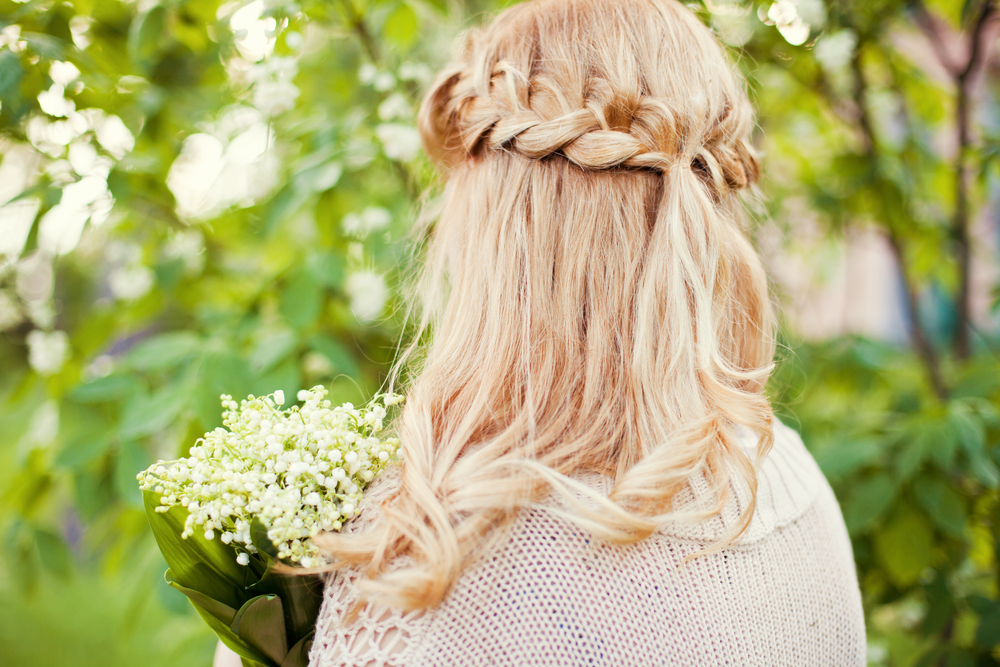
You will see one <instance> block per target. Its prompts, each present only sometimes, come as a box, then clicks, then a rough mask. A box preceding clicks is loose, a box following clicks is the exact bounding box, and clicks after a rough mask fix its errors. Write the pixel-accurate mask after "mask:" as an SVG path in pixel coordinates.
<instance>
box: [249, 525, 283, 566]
mask: <svg viewBox="0 0 1000 667" xmlns="http://www.w3.org/2000/svg"><path fill="white" fill-rule="evenodd" d="M250 541H251V542H252V543H253V546H254V548H255V549H257V551H259V552H260V555H261V556H264V557H266V558H267V559H268V564H271V563H273V562H276V561H277V560H278V548H277V547H275V546H274V542H272V541H271V539H270V538H269V537H268V536H267V526H265V525H264V524H263V523H262V522H261V520H260V519H258V518H257V517H254V518H253V520H252V521H251V522H250Z"/></svg>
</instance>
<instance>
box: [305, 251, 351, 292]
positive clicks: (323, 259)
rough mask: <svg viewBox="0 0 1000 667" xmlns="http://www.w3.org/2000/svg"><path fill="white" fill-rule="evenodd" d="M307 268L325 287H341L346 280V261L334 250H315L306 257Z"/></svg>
mask: <svg viewBox="0 0 1000 667" xmlns="http://www.w3.org/2000/svg"><path fill="white" fill-rule="evenodd" d="M306 269H308V271H309V272H310V273H311V274H312V275H313V277H314V278H315V279H316V281H317V282H318V283H320V284H321V285H323V286H325V287H339V286H340V285H341V283H343V282H344V263H343V261H342V260H341V259H340V257H338V256H337V255H335V254H333V253H332V252H314V253H312V254H311V255H309V257H308V258H306Z"/></svg>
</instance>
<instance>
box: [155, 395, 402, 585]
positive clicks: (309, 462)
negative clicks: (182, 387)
mask: <svg viewBox="0 0 1000 667" xmlns="http://www.w3.org/2000/svg"><path fill="white" fill-rule="evenodd" d="M326 394H327V392H326V389H324V388H323V387H321V386H320V387H313V388H312V389H310V390H308V391H307V390H303V391H300V392H299V394H298V398H299V400H300V401H302V402H303V405H302V406H301V407H299V406H293V407H292V408H290V409H288V410H281V409H280V406H281V405H282V404H283V403H284V402H285V400H284V399H285V397H284V394H283V393H282V392H280V391H277V392H274V394H271V395H269V396H265V397H263V398H254V397H253V396H250V397H249V398H248V399H247V400H245V401H241V402H240V404H239V405H237V403H236V401H234V400H233V399H232V397H231V396H227V395H223V396H222V406H223V407H224V408H225V409H226V411H225V412H224V413H223V423H224V424H225V426H226V428H217V429H215V430H214V431H212V432H210V433H206V434H205V437H204V438H202V439H200V440H198V442H197V443H196V444H195V446H194V447H192V448H191V451H190V457H189V458H182V459H179V460H178V461H176V462H172V463H167V462H163V461H159V462H157V463H155V464H153V465H152V466H150V467H149V469H148V470H146V471H145V472H142V473H140V474H139V475H138V479H139V481H140V486H141V487H142V488H143V489H147V490H153V491H155V492H156V493H159V494H161V495H162V497H161V499H160V503H161V506H160V507H158V508H157V510H156V511H158V512H166V511H167V510H168V509H169V508H171V507H175V506H181V507H185V508H186V509H187V511H188V517H187V519H186V521H185V524H184V532H183V533H182V534H181V537H183V538H187V537H189V536H190V535H193V534H194V532H195V530H200V531H204V534H205V538H206V539H209V540H211V539H215V536H216V533H218V534H219V539H221V540H222V542H223V543H225V544H229V545H232V546H233V547H234V548H235V549H236V551H237V554H238V555H237V557H236V560H237V562H238V563H240V564H241V565H247V564H248V563H249V562H250V556H249V554H251V553H256V552H257V549H256V548H255V547H254V545H253V542H252V541H251V539H250V532H251V531H250V526H251V523H252V522H253V520H254V518H257V519H259V520H260V522H261V523H262V524H263V525H264V526H265V527H266V528H267V536H268V538H269V539H270V540H271V542H272V543H273V544H274V546H275V547H276V548H277V550H278V558H280V559H282V560H287V561H292V562H295V563H299V564H300V565H302V566H303V567H313V566H316V565H319V564H320V563H321V562H322V557H321V556H320V553H319V549H318V548H317V547H316V546H315V545H314V544H313V543H312V538H313V537H315V536H316V535H317V534H318V533H320V532H323V531H337V530H340V528H341V526H342V525H343V522H344V521H345V520H347V519H349V518H351V517H352V516H354V515H355V514H356V512H357V507H358V501H359V500H360V499H361V496H362V493H363V491H364V489H365V487H366V486H367V485H368V483H369V482H371V481H372V480H373V479H374V478H375V476H376V475H378V474H379V473H380V472H381V471H382V470H383V469H384V468H385V467H386V466H387V465H389V464H390V462H392V461H396V460H398V457H399V441H398V440H397V439H395V438H385V439H382V438H380V437H379V436H378V435H377V434H378V433H379V432H380V431H381V430H382V426H383V420H384V419H385V415H386V408H387V407H389V406H392V405H395V404H397V403H400V402H401V401H402V400H403V399H402V397H401V396H396V395H393V394H386V395H383V396H381V397H376V399H375V400H373V401H372V403H371V404H369V405H368V407H366V408H363V409H360V410H359V409H357V408H355V407H354V406H353V405H351V404H350V403H345V404H343V405H341V406H339V407H333V408H331V404H330V401H328V400H326V398H325V397H326ZM379 400H381V403H380V402H379Z"/></svg>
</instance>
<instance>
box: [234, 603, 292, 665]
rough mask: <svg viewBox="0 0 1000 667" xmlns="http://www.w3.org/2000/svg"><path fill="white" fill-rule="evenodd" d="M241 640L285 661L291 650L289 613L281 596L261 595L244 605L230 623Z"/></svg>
mask: <svg viewBox="0 0 1000 667" xmlns="http://www.w3.org/2000/svg"><path fill="white" fill-rule="evenodd" d="M230 627H231V629H232V631H233V632H235V633H236V634H237V635H238V636H239V638H240V639H242V640H243V641H244V642H246V643H247V645H248V646H250V647H251V648H253V649H255V650H257V651H259V652H260V653H262V654H263V655H265V656H267V657H268V658H269V659H270V660H271V661H272V662H275V663H277V664H279V665H280V664H281V663H282V662H283V661H284V659H285V655H286V654H287V653H288V638H287V637H286V635H285V616H284V612H283V611H282V604H281V598H279V597H278V596H277V595H260V596H258V597H255V598H253V599H251V600H248V601H247V603H246V604H244V605H243V606H242V607H240V610H239V611H238V612H236V618H234V619H233V623H232V625H231V626H230Z"/></svg>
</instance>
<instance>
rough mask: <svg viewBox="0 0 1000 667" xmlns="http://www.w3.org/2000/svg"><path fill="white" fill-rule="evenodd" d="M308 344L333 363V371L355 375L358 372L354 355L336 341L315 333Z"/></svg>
mask: <svg viewBox="0 0 1000 667" xmlns="http://www.w3.org/2000/svg"><path fill="white" fill-rule="evenodd" d="M308 345H309V347H310V348H312V350H313V351H314V352H319V353H320V354H322V355H323V356H324V357H326V358H327V359H328V360H329V361H330V363H331V364H333V368H334V371H335V372H337V373H343V374H345V375H350V376H351V377H355V376H357V374H358V364H357V362H356V361H354V357H353V356H351V353H350V352H348V351H347V348H345V347H344V346H343V345H341V344H340V343H339V342H338V341H336V340H334V339H333V338H330V337H329V336H323V335H321V334H316V335H315V336H311V337H310V338H309V341H308Z"/></svg>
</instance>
